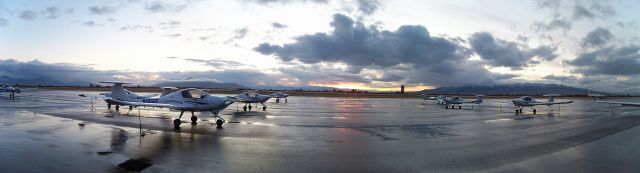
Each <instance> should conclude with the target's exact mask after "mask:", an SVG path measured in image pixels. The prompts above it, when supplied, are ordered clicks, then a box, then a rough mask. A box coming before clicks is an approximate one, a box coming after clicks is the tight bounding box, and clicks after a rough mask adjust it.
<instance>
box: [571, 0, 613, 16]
mask: <svg viewBox="0 0 640 173" xmlns="http://www.w3.org/2000/svg"><path fill="white" fill-rule="evenodd" d="M576 3H577V4H576V5H575V7H574V9H573V14H572V18H573V19H575V20H580V19H591V20H592V19H595V18H603V19H604V18H608V17H611V16H614V15H615V14H616V11H615V10H614V9H613V7H611V6H610V5H609V4H606V3H609V2H608V1H590V2H589V3H588V4H584V5H583V4H581V3H580V1H577V2H576ZM585 5H589V8H587V7H586V6H585Z"/></svg>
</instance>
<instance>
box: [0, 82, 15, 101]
mask: <svg viewBox="0 0 640 173" xmlns="http://www.w3.org/2000/svg"><path fill="white" fill-rule="evenodd" d="M5 92H6V93H9V98H10V99H15V98H16V93H18V94H20V88H16V87H12V86H11V85H9V84H4V85H2V88H0V94H2V93H5Z"/></svg>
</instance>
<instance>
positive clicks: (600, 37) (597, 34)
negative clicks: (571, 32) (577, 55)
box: [581, 27, 613, 47]
mask: <svg viewBox="0 0 640 173" xmlns="http://www.w3.org/2000/svg"><path fill="white" fill-rule="evenodd" d="M612 38H613V35H612V34H611V32H609V30H608V29H606V28H602V27H598V28H596V29H594V30H593V31H591V32H589V33H588V34H587V36H586V37H585V38H583V39H582V43H581V45H582V47H588V46H593V47H597V46H601V45H605V44H607V42H609V40H611V39H612Z"/></svg>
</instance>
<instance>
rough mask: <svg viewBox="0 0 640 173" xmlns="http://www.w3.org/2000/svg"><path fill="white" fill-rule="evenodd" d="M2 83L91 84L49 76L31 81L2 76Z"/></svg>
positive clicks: (44, 84)
mask: <svg viewBox="0 0 640 173" xmlns="http://www.w3.org/2000/svg"><path fill="white" fill-rule="evenodd" d="M0 83H4V84H11V85H16V84H17V85H34V86H35V85H40V86H88V85H89V82H87V81H79V80H61V79H56V78H53V77H49V76H40V77H36V78H30V79H16V78H12V77H9V76H0Z"/></svg>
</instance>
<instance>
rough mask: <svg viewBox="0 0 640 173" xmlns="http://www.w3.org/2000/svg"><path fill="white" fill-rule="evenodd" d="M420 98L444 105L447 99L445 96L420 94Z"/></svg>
mask: <svg viewBox="0 0 640 173" xmlns="http://www.w3.org/2000/svg"><path fill="white" fill-rule="evenodd" d="M420 97H422V100H433V101H436V103H438V104H444V99H445V98H447V96H444V95H439V96H435V97H434V96H429V95H427V94H420Z"/></svg>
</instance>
